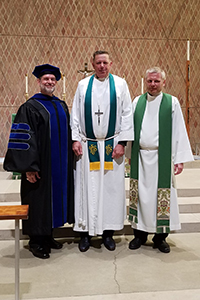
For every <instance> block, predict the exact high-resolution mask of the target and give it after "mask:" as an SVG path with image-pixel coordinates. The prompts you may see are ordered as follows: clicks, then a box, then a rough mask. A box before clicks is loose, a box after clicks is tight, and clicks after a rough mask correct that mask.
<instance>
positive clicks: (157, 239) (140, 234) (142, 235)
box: [133, 229, 168, 243]
mask: <svg viewBox="0 0 200 300" xmlns="http://www.w3.org/2000/svg"><path fill="white" fill-rule="evenodd" d="M133 232H134V236H135V237H136V238H139V239H140V240H141V241H142V243H145V242H146V240H147V236H148V234H149V233H148V232H146V231H142V230H138V229H133ZM167 236H168V233H155V234H154V237H153V239H152V240H153V242H154V243H161V242H162V241H164V240H165V239H166V237H167Z"/></svg>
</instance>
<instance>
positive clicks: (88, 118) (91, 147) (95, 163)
mask: <svg viewBox="0 0 200 300" xmlns="http://www.w3.org/2000/svg"><path fill="white" fill-rule="evenodd" d="M93 81H94V75H92V76H91V78H90V80H89V83H88V87H87V91H86V95H85V131H86V136H87V138H88V139H89V140H88V141H87V143H88V153H89V160H90V171H92V170H100V157H99V151H98V146H97V141H96V137H95V135H94V131H93V124H92V108H91V107H92V105H91V102H92V85H93ZM109 84H110V116H109V125H108V132H107V135H106V138H105V160H104V169H105V170H113V159H112V152H113V143H114V141H113V138H112V137H113V136H114V133H115V124H116V112H117V100H116V90H115V82H114V78H113V76H112V75H111V74H109ZM90 139H91V140H90Z"/></svg>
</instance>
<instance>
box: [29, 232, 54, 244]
mask: <svg viewBox="0 0 200 300" xmlns="http://www.w3.org/2000/svg"><path fill="white" fill-rule="evenodd" d="M29 238H30V241H29V245H30V247H34V246H36V247H37V246H38V245H39V246H42V247H44V246H45V245H46V244H47V243H48V242H49V241H51V239H52V238H53V236H52V234H51V235H30V236H29Z"/></svg>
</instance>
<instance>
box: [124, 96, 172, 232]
mask: <svg viewBox="0 0 200 300" xmlns="http://www.w3.org/2000/svg"><path fill="white" fill-rule="evenodd" d="M146 101H147V93H145V94H143V95H142V96H140V98H139V100H138V103H137V105H136V109H135V113H134V133H135V140H134V143H133V147H132V153H131V174H130V206H129V221H131V222H135V223H138V216H137V207H138V198H139V197H140V195H139V194H138V172H139V151H140V145H139V141H140V131H141V126H142V121H143V117H144V112H145V108H146ZM171 143H172V96H171V95H169V94H164V93H163V97H162V100H161V104H160V109H159V147H158V191H157V230H156V232H157V233H164V232H166V233H169V232H170V187H171V151H172V150H171Z"/></svg>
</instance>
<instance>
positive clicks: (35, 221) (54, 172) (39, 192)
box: [4, 64, 74, 259]
mask: <svg viewBox="0 0 200 300" xmlns="http://www.w3.org/2000/svg"><path fill="white" fill-rule="evenodd" d="M33 74H34V75H35V76H36V77H37V78H38V84H39V86H40V93H37V94H35V95H34V96H33V97H31V98H30V99H29V100H28V101H27V102H25V103H24V104H22V105H21V107H20V108H19V110H18V112H17V114H16V117H15V120H14V123H13V124H12V128H11V133H10V138H9V143H8V150H7V153H6V156H5V160H4V169H5V170H7V171H14V172H19V173H22V179H21V201H22V204H28V205H29V218H28V220H23V234H26V235H29V237H30V241H29V249H30V251H31V252H32V253H33V255H35V256H36V257H39V258H43V259H44V258H49V253H50V249H51V248H54V249H60V248H62V244H61V243H59V242H58V241H55V240H54V239H53V236H52V229H53V228H57V227H60V226H62V225H64V224H65V223H66V222H68V223H70V224H71V223H74V183H73V168H72V161H73V159H72V155H73V154H72V140H71V130H70V126H69V112H68V107H67V105H66V103H65V102H64V101H61V100H59V99H58V98H57V97H55V96H54V95H53V91H54V89H55V85H56V83H57V81H58V80H59V79H60V78H61V74H60V70H59V68H57V67H54V66H51V65H48V64H45V65H40V66H36V67H35V70H34V71H33Z"/></svg>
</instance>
